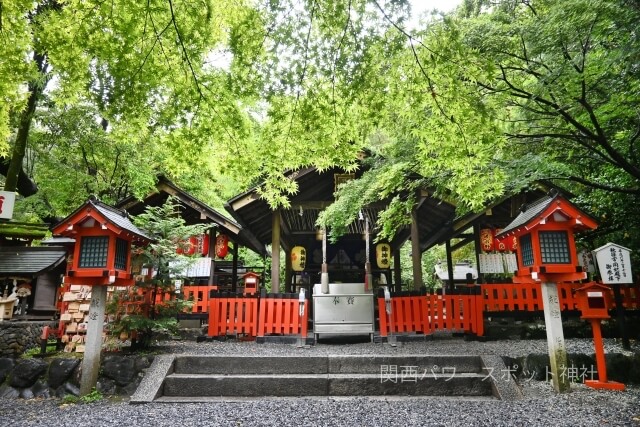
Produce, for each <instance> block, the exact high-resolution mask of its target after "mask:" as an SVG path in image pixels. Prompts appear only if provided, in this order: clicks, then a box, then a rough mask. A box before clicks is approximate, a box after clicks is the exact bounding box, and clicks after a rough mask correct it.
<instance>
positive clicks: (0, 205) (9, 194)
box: [0, 191, 16, 219]
mask: <svg viewBox="0 0 640 427" xmlns="http://www.w3.org/2000/svg"><path fill="white" fill-rule="evenodd" d="M15 202H16V193H14V192H13V191H0V219H11V218H13V205H14V204H15Z"/></svg>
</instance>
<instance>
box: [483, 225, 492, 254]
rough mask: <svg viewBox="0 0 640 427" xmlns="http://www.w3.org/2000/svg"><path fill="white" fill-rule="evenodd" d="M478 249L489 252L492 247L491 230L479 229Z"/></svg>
mask: <svg viewBox="0 0 640 427" xmlns="http://www.w3.org/2000/svg"><path fill="white" fill-rule="evenodd" d="M480 249H482V251H484V252H491V251H493V249H494V242H493V230H492V229H490V228H483V229H482V230H480Z"/></svg>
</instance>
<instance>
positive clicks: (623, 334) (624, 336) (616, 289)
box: [613, 283, 631, 350]
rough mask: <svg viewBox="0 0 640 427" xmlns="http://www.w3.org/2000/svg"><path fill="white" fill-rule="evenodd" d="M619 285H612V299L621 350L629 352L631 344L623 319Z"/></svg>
mask: <svg viewBox="0 0 640 427" xmlns="http://www.w3.org/2000/svg"><path fill="white" fill-rule="evenodd" d="M620 286H622V285H621V284H620V283H614V284H613V297H614V298H615V302H616V322H617V323H618V331H619V332H620V337H621V338H622V348H624V349H625V350H631V342H630V341H629V332H628V331H627V325H626V321H625V317H624V311H625V310H624V304H623V302H622V293H621V292H620Z"/></svg>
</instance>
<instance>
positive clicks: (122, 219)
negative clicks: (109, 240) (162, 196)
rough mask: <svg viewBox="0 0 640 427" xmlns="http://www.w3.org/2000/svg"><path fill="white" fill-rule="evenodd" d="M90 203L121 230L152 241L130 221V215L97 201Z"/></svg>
mask: <svg viewBox="0 0 640 427" xmlns="http://www.w3.org/2000/svg"><path fill="white" fill-rule="evenodd" d="M89 203H91V204H92V205H93V206H94V207H95V208H96V209H97V210H98V212H100V213H101V214H102V215H104V217H105V218H107V220H109V221H111V222H112V223H113V224H115V225H117V226H118V227H119V228H121V229H123V230H126V231H129V232H130V233H133V234H136V235H138V236H140V237H143V238H145V239H149V240H151V238H150V237H149V236H147V235H146V234H145V233H144V232H143V231H142V230H140V229H139V228H138V227H136V226H135V225H134V224H133V223H132V222H131V220H130V219H129V215H127V213H126V212H125V211H121V210H119V209H116V208H113V207H111V206H109V205H105V204H104V203H102V202H99V201H95V200H90V201H89Z"/></svg>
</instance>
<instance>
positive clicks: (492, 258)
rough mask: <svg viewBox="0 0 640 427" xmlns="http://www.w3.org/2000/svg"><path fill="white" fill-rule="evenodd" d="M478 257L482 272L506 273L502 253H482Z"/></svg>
mask: <svg viewBox="0 0 640 427" xmlns="http://www.w3.org/2000/svg"><path fill="white" fill-rule="evenodd" d="M478 258H479V260H480V265H479V267H480V272H481V273H489V274H496V273H504V264H503V263H502V254H480V255H479V256H478Z"/></svg>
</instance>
